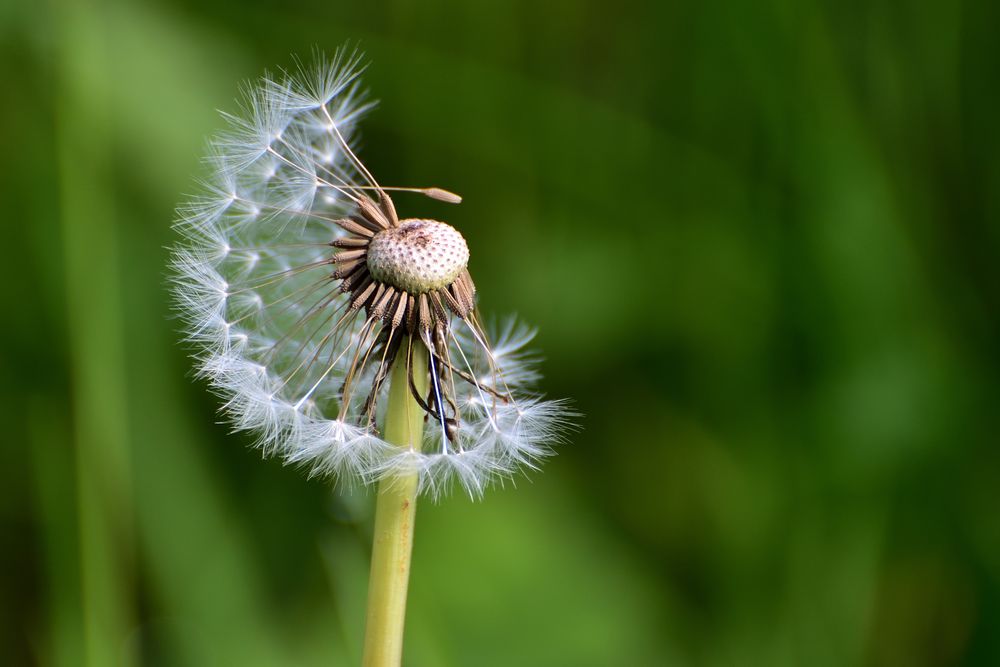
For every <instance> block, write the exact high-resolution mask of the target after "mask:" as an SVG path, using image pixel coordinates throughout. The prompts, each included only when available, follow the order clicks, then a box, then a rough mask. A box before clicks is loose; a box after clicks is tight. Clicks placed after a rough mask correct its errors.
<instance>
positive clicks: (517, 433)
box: [171, 49, 572, 497]
mask: <svg viewBox="0 0 1000 667" xmlns="http://www.w3.org/2000/svg"><path fill="white" fill-rule="evenodd" d="M362 69H363V68H362V67H361V66H360V57H359V55H358V54H357V53H348V52H347V51H345V50H343V49H341V50H339V51H338V52H337V53H336V55H335V56H334V58H332V59H330V60H324V59H322V58H317V63H316V64H315V65H314V66H312V67H304V66H302V65H299V67H298V68H297V69H296V70H295V71H293V72H289V73H283V74H282V75H281V76H280V77H274V78H272V77H267V76H265V77H264V78H262V79H261V80H260V81H258V82H257V83H256V84H254V85H252V86H248V87H246V88H245V89H244V99H243V103H242V105H241V109H240V111H239V113H237V114H232V115H230V114H224V116H225V118H226V120H227V122H228V125H229V127H228V129H227V130H226V131H224V132H223V133H222V134H220V135H219V136H217V137H215V138H214V139H213V140H212V141H211V143H210V150H209V155H208V158H207V161H208V164H209V170H210V172H211V176H210V178H209V180H208V182H207V183H204V184H203V185H202V187H201V188H200V194H198V195H196V196H194V197H192V198H191V199H190V200H189V201H187V202H186V203H184V204H183V205H181V206H180V207H179V208H178V217H177V223H176V228H177V229H178V231H179V233H180V234H181V236H182V240H181V241H180V242H179V243H178V245H177V246H176V247H175V248H174V251H173V256H172V262H171V263H172V282H173V291H174V296H175V302H176V307H177V309H178V311H179V313H180V315H181V317H182V319H183V321H184V330H185V334H186V336H187V338H188V339H189V340H190V341H191V343H192V345H193V347H194V348H195V358H196V362H197V368H198V373H199V375H200V376H202V377H204V378H205V379H206V380H207V381H208V382H209V383H210V384H211V386H212V387H213V389H215V390H216V391H217V392H218V393H219V394H220V395H221V396H222V397H223V399H224V401H225V403H224V410H225V412H226V414H227V415H228V417H229V419H230V421H231V422H232V424H233V426H234V427H235V428H236V429H238V430H243V431H249V432H252V433H254V434H255V436H256V444H257V445H258V446H259V447H261V448H262V449H263V450H264V451H265V453H267V454H271V455H275V456H280V457H282V458H283V459H284V460H285V461H287V462H289V463H294V464H298V465H302V466H304V467H306V468H307V469H308V470H309V471H310V472H311V473H314V474H325V475H332V476H336V477H338V478H341V479H344V480H348V481H353V480H357V481H360V482H362V483H365V484H372V483H374V482H377V481H378V480H381V479H384V478H386V477H391V476H393V475H398V474H402V473H412V472H417V473H419V477H420V489H421V491H423V492H425V493H428V494H430V495H433V496H437V495H440V494H442V493H444V492H446V491H447V489H449V488H450V487H451V486H453V484H454V483H456V482H457V483H458V484H459V485H460V486H461V487H462V488H464V489H465V491H466V492H467V493H469V495H471V496H473V497H478V496H480V495H481V494H482V493H483V492H484V490H485V489H486V488H487V487H488V486H489V485H490V483H491V482H494V481H496V480H502V479H505V478H508V477H510V476H511V475H513V474H515V473H517V472H518V471H519V470H520V469H522V468H525V467H530V468H533V467H535V466H536V464H537V462H538V461H539V460H540V459H542V458H544V457H545V456H546V455H548V454H550V453H551V447H552V445H553V444H554V443H556V442H558V441H559V440H560V439H561V435H562V433H564V432H565V430H566V427H567V426H569V425H570V417H571V416H572V413H571V412H570V411H569V410H568V409H567V407H566V404H565V402H563V401H552V400H545V399H544V398H542V397H541V396H539V395H538V394H536V393H534V392H533V391H532V388H531V387H532V385H533V383H534V382H535V381H537V379H538V373H537V371H536V368H535V361H536V358H535V357H534V356H533V355H532V354H531V353H530V352H529V351H527V350H526V346H527V345H528V343H530V341H531V339H532V337H533V335H534V331H533V330H532V329H530V328H529V327H526V326H524V325H522V324H519V323H516V322H514V321H513V320H509V321H507V322H504V323H502V324H501V325H500V326H499V327H493V328H490V327H484V326H483V323H482V320H481V318H480V316H479V314H478V311H477V309H476V288H475V284H474V283H473V282H472V278H471V275H470V273H469V271H468V259H469V254H470V253H469V249H468V248H467V246H466V244H465V240H464V238H462V236H461V234H459V233H458V231H457V230H455V229H454V228H453V227H451V226H450V225H447V224H445V223H442V222H437V221H432V220H424V219H400V218H399V217H398V216H397V214H396V209H395V205H394V203H393V201H392V199H391V198H390V196H389V194H388V191H390V190H392V191H397V190H405V191H411V192H418V193H422V194H424V195H426V196H429V197H432V198H435V199H439V200H443V201H447V202H452V203H458V202H459V201H460V198H459V197H458V196H457V195H454V194H452V193H450V192H448V191H445V190H441V189H439V188H388V187H383V186H380V185H379V184H378V182H377V181H376V180H375V177H374V176H373V175H372V174H371V173H370V172H369V171H368V169H367V168H365V166H364V165H363V164H362V163H361V161H360V160H359V159H358V158H357V156H356V152H355V151H354V149H353V148H352V141H353V137H354V136H355V135H356V126H357V122H358V120H359V119H360V118H361V117H362V116H363V115H364V114H365V112H367V111H368V110H370V109H371V108H372V106H373V103H371V102H370V101H368V100H367V97H366V95H365V93H364V91H363V90H362V89H361V87H360V83H359V76H360V74H361V72H362ZM490 341H492V344H491V343H490ZM403 346H405V347H403ZM415 346H423V348H426V350H427V352H428V356H429V360H430V362H429V369H430V376H431V383H430V387H431V389H430V391H429V392H428V394H427V395H425V396H424V395H415V396H414V398H415V399H416V400H417V402H418V403H419V404H420V406H421V408H422V409H423V410H424V412H425V413H426V427H425V429H424V441H423V443H422V444H421V445H420V446H414V447H409V448H406V447H399V446H396V445H392V444H389V443H387V442H385V441H384V440H382V439H381V438H380V436H379V432H378V428H377V424H378V423H379V422H380V417H381V411H380V408H381V406H382V404H383V403H384V401H383V400H382V399H383V398H384V395H385V393H386V391H387V385H388V382H387V381H386V379H387V376H388V367H389V365H390V364H391V363H392V361H393V359H395V358H397V355H398V358H399V359H406V360H407V363H408V360H409V358H410V356H411V355H412V354H413V348H414V347H415ZM407 368H409V366H408V367H407ZM410 385H411V388H412V387H413V386H414V385H413V383H412V378H411V383H410Z"/></svg>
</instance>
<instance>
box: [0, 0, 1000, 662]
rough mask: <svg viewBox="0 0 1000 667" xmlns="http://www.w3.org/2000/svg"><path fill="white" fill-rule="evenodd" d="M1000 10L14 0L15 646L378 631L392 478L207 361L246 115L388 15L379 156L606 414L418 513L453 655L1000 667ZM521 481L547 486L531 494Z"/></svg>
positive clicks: (11, 366) (6, 448)
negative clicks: (180, 304) (475, 494)
mask: <svg viewBox="0 0 1000 667" xmlns="http://www.w3.org/2000/svg"><path fill="white" fill-rule="evenodd" d="M997 25H1000V9H998V5H997V4H996V3H990V2H985V1H984V2H909V3H897V2H884V1H881V0H876V1H874V2H854V1H848V2H843V1H834V0H799V1H789V0H763V1H761V2H740V1H738V2H728V1H722V0H705V1H702V2H695V1H694V0H671V1H666V2H652V1H650V2H639V1H638V0H618V1H616V2H572V1H570V0H562V1H557V2H537V1H536V2H525V1H521V2H475V3H473V2H469V3H461V2H454V3H442V2H415V1H411V0H394V1H379V2H368V3H361V2H339V1H337V0H325V1H324V2H318V1H315V0H311V1H309V2H303V3H298V4H296V5H285V4H283V3H279V2H259V1H251V2H237V1H235V0H216V1H214V2H201V1H199V0H162V1H159V2H157V1H149V2H142V3H140V2H126V1H124V0H106V1H101V0H49V1H47V2H33V1H30V0H13V2H12V1H11V0H4V2H3V3H0V76H2V82H3V92H4V94H3V98H4V99H3V102H2V104H0V128H2V129H0V141H2V143H0V146H2V149H3V152H2V158H3V159H2V160H0V199H2V210H3V215H2V224H3V246H4V248H3V259H2V261H0V278H2V285H3V296H4V302H5V303H6V306H5V310H4V311H3V320H2V321H3V326H2V327H0V343H2V348H0V349H2V353H0V381H2V382H0V391H2V396H0V410H2V411H3V414H2V415H0V418H2V420H3V424H5V425H6V428H7V430H6V432H5V433H4V434H3V435H2V437H0V441H2V443H3V445H2V450H0V457H2V458H0V523H2V532H0V540H2V542H0V595H2V601H0V654H2V657H0V662H2V663H3V664H5V665H6V664H9V665H22V664H43V665H116V664H134V663H142V664H150V665H196V666H200V665H353V664H358V663H359V646H360V641H361V635H362V624H363V603H364V597H365V586H366V577H367V559H368V550H369V540H370V532H371V514H372V502H371V498H370V497H369V496H368V495H367V494H365V493H363V492H359V491H357V490H356V491H354V492H339V491H336V490H331V486H330V484H329V483H327V482H324V481H322V480H311V481H309V480H306V479H305V478H304V477H303V475H302V474H301V473H300V471H297V470H295V469H291V468H284V467H282V466H281V465H280V464H279V463H277V462H275V461H270V460H268V461H262V460H261V458H260V455H259V453H258V452H256V451H253V450H251V449H249V448H248V447H247V443H248V439H247V438H245V437H243V436H232V435H229V434H228V433H227V429H226V427H225V426H224V425H221V424H219V423H218V418H217V416H216V408H217V406H218V401H217V400H216V399H215V398H213V397H212V396H211V395H210V394H209V393H208V392H207V391H206V389H205V387H204V386H203V385H202V384H199V383H196V382H193V381H192V380H191V379H190V377H189V375H188V373H189V368H190V364H189V362H188V359H187V358H186V353H187V351H186V350H185V349H183V348H182V347H181V346H180V345H178V344H177V338H178V336H177V333H176V329H177V322H176V320H175V319H172V316H171V313H170V310H169V306H168V296H167V293H166V289H165V277H164V275H165V270H164V265H165V261H166V257H167V252H168V251H167V250H166V247H167V246H169V245H170V244H171V243H173V240H174V237H173V234H172V232H171V229H170V224H171V219H172V215H173V214H172V209H173V207H174V206H175V205H176V204H177V203H178V202H179V201H180V200H181V199H182V197H183V194H184V193H188V192H190V191H191V190H192V177H193V176H194V175H195V174H197V173H199V172H200V170H201V166H200V163H199V155H200V153H201V152H202V149H203V146H204V140H205V137H206V135H208V134H209V133H211V132H213V131H214V130H216V129H218V128H219V127H220V126H221V121H220V119H219V117H218V115H217V114H216V112H215V110H216V109H228V110H233V109H234V108H235V105H234V102H233V100H234V98H235V96H236V92H237V85H238V83H239V82H240V81H243V80H246V79H249V78H253V77H255V76H257V75H259V74H260V73H261V72H262V71H263V70H264V68H266V67H271V68H273V67H275V66H287V65H290V64H291V62H292V58H291V56H292V54H308V52H309V50H310V49H311V48H312V47H313V46H319V47H320V48H322V49H324V50H326V51H328V52H332V51H333V49H334V48H335V47H337V46H338V45H340V44H341V43H343V42H345V41H348V40H357V41H359V42H360V45H361V47H362V48H363V49H364V50H365V51H367V53H368V56H369V59H370V60H371V62H372V63H373V64H372V66H371V68H370V70H369V71H368V73H367V75H366V79H367V83H368V85H369V86H370V88H371V89H372V90H373V92H374V94H375V96H376V97H378V98H380V99H381V101H382V104H381V106H380V108H379V109H378V110H377V111H376V112H375V113H373V114H372V115H371V117H370V118H369V120H368V121H367V122H366V123H365V124H364V127H363V133H364V137H363V140H364V146H363V156H364V157H365V159H366V162H367V164H368V165H369V166H370V167H371V168H372V169H373V170H374V171H375V173H377V174H378V175H379V178H380V180H381V181H382V182H384V183H391V184H399V185H440V186H442V187H446V188H449V189H452V190H454V191H456V192H459V193H461V194H462V195H464V197H465V202H464V203H463V204H462V205H461V206H459V207H457V208H456V207H448V206H447V205H445V204H441V203H439V202H433V201H430V200H423V199H417V198H409V199H408V198H405V197H402V198H400V199H399V200H397V202H398V204H397V205H398V206H399V207H400V209H401V210H402V211H404V212H406V213H408V214H410V215H420V216H429V217H440V218H442V219H446V220H448V221H450V222H452V223H453V224H455V225H456V226H458V227H459V228H460V229H461V230H462V231H463V233H464V234H465V235H466V237H467V238H468V239H469V242H470V245H471V247H472V251H473V269H474V272H475V276H476V280H477V282H478V284H479V287H480V290H481V294H482V300H481V305H482V307H483V309H484V310H485V311H486V312H492V313H498V314H502V313H508V312H512V311H517V312H519V313H520V314H521V315H522V316H524V317H525V318H526V319H527V320H528V321H530V322H533V323H536V324H537V325H539V327H540V335H539V338H538V344H539V346H540V347H541V348H542V349H543V350H544V352H545V353H546V356H547V362H546V364H545V366H544V371H545V374H546V379H545V382H544V385H545V389H546V391H548V392H549V393H550V394H551V395H554V396H569V397H572V398H573V399H574V401H575V404H576V406H577V408H578V409H579V410H580V411H581V412H582V413H583V414H585V415H586V416H585V417H583V418H582V419H581V420H580V424H581V427H582V430H581V431H580V432H579V433H578V434H577V435H575V436H574V437H573V438H572V443H571V444H568V445H566V446H563V447H561V448H560V449H559V455H558V456H557V457H556V458H555V459H553V460H552V461H551V462H550V463H548V464H547V465H546V466H545V469H544V471H543V472H542V473H540V474H533V475H531V476H530V479H528V480H523V479H522V480H518V481H517V482H516V484H509V485H507V488H505V489H501V490H496V491H494V492H492V493H489V494H488V495H487V497H486V499H485V500H484V501H482V502H479V503H473V502H470V501H469V500H468V499H466V498H464V497H461V496H453V497H451V498H450V499H448V500H446V501H444V502H442V503H440V504H438V505H433V504H431V503H429V502H425V503H424V504H423V505H422V506H421V508H420V511H419V513H418V527H417V533H416V547H415V555H414V576H413V580H412V587H411V599H410V605H409V618H408V627H407V630H408V633H407V642H406V661H405V662H406V664H407V665H411V666H421V665H422V666H428V667H437V666H446V667H447V666H451V665H455V666H467V665H477V666H484V667H490V666H494V665H496V666H500V665H504V666H507V665H523V666H535V665H538V666H556V667H560V666H567V667H575V666H583V667H587V666H591V665H593V666H598V665H600V666H605V665H612V666H618V665H623V666H633V665H635V666H640V665H810V666H824V665H908V666H909V665H951V664H969V665H972V664H976V665H996V664H1000V516H998V512H997V509H998V502H1000V451H998V448H997V440H998V438H997V433H998V431H1000V418H998V416H997V415H998V410H997V409H996V403H997V397H998V391H1000V374H998V371H1000V355H998V350H1000V346H998V343H1000V314H998V306H1000V270H998V266H997V263H998V259H1000V253H998V250H1000V225H998V221H1000V150H998V149H1000V131H998V128H997V119H998V118H1000V85H998V79H997V72H998V69H1000V42H998V41H997V39H996V28H997ZM515 487H516V488H515Z"/></svg>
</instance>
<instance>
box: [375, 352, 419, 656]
mask: <svg viewBox="0 0 1000 667" xmlns="http://www.w3.org/2000/svg"><path fill="white" fill-rule="evenodd" d="M408 345H409V341H407V340H405V339H404V340H403V344H402V345H401V346H400V351H399V353H398V354H397V355H396V360H395V361H394V362H393V368H392V378H391V379H390V385H389V402H388V405H387V406H386V413H385V424H384V426H383V432H384V434H385V439H386V440H387V441H388V442H391V443H392V444H394V445H399V446H400V447H414V448H418V449H419V447H420V443H421V440H422V438H423V430H424V412H423V410H421V409H420V406H419V405H417V402H416V401H415V400H414V398H413V396H412V395H411V394H410V389H409V386H408V381H407V371H406V349H407V347H408ZM411 363H412V365H413V384H414V386H415V387H416V390H417V391H418V392H419V393H420V394H426V393H427V387H428V376H427V351H426V350H425V349H424V347H423V346H422V345H420V344H419V343H417V344H415V345H414V347H413V355H412V360H411ZM417 481H418V480H417V475H416V473H413V474H407V475H398V476H396V477H392V478H387V479H384V480H382V482H381V483H380V484H379V488H378V501H377V504H376V507H375V537H374V541H373V544H372V568H371V575H370V578H369V580H368V614H367V617H366V622H365V649H364V658H363V660H362V665H363V666H364V667H397V666H398V665H399V664H400V660H401V658H402V655H403V622H404V620H405V618H406V589H407V585H408V584H409V580H410V554H411V552H412V551H413V520H414V517H415V514H416V509H417Z"/></svg>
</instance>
